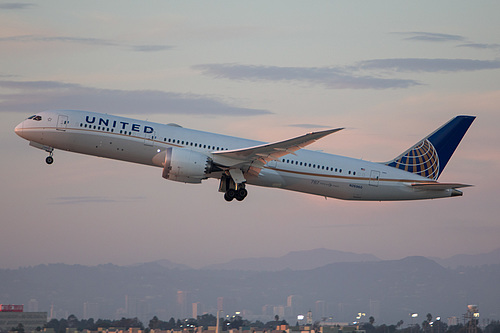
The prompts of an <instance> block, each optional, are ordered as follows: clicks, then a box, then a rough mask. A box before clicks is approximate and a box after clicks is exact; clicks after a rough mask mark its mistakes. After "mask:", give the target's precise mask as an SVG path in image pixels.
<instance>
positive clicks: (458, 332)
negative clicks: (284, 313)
mask: <svg viewBox="0 0 500 333" xmlns="http://www.w3.org/2000/svg"><path fill="white" fill-rule="evenodd" d="M474 320H475V322H468V323H466V324H458V325H452V326H448V325H447V324H446V323H444V322H442V321H441V320H435V321H432V316H431V315H430V314H428V315H427V320H425V321H423V322H422V324H421V325H420V324H418V323H417V324H411V325H407V326H406V327H403V326H404V322H403V321H402V320H400V321H399V322H397V323H396V324H393V325H386V324H382V325H375V318H373V317H370V318H369V322H367V323H363V324H361V325H360V327H359V329H360V330H364V331H366V333H469V332H470V325H474V327H475V328H476V332H475V333H500V321H495V320H494V321H491V322H490V323H489V324H488V325H487V326H486V327H484V328H483V329H481V328H480V327H479V326H478V322H477V320H476V319H474ZM216 324H217V318H216V316H214V315H212V314H204V315H201V316H198V317H197V318H196V319H195V318H189V319H183V320H181V319H177V320H176V319H174V318H173V317H172V318H170V320H168V321H164V320H160V319H159V318H158V317H157V316H154V317H153V318H152V319H151V320H150V321H149V323H148V325H147V326H144V324H143V323H142V322H141V321H140V320H139V319H138V318H137V317H135V318H121V319H119V320H109V319H97V320H94V319H92V318H90V319H81V320H79V319H78V318H77V317H76V316H75V315H70V316H69V317H68V318H67V319H60V320H57V319H51V320H50V321H49V322H48V323H47V324H45V326H44V327H43V328H52V329H54V331H55V332H56V333H66V329H68V328H69V329H75V330H78V331H83V330H89V331H97V330H98V329H99V328H103V329H107V328H111V327H116V328H122V329H126V330H127V329H129V328H139V329H141V330H144V331H145V332H146V333H147V332H149V331H150V330H183V329H192V328H195V327H200V326H203V328H204V329H207V328H208V326H216ZM319 324H320V323H319V322H316V323H314V325H313V328H314V329H316V331H319ZM219 325H220V329H221V331H226V330H228V329H239V328H240V327H252V328H254V329H256V330H263V331H264V330H266V331H270V330H274V329H276V326H278V325H288V323H287V322H286V321H285V320H280V319H279V317H278V316H275V318H274V320H272V321H268V322H266V323H263V322H261V321H259V320H257V321H255V322H250V321H248V320H246V319H244V318H242V317H241V316H233V317H231V318H221V319H220V320H219ZM297 325H298V323H297ZM37 330H38V331H41V330H42V328H41V327H39V328H37ZM11 331H16V332H18V333H24V327H23V326H22V324H20V325H18V326H17V327H13V328H12V329H11Z"/></svg>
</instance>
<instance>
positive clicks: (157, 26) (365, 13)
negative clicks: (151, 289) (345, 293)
mask: <svg viewBox="0 0 500 333" xmlns="http://www.w3.org/2000/svg"><path fill="white" fill-rule="evenodd" d="M499 12H500V2H498V1H480V2H471V1H462V0H453V1H451V0H449V1H439V2H436V1H428V0H424V1H399V0H398V1H391V0H389V1H383V2H380V1H333V0H332V1H313V2H311V1H294V0H287V1H280V0H277V1H259V0H258V1H200V0H198V1H197V0H193V1H148V2H142V1H118V0H116V1H105V2H103V1H84V2H83V1H63V2H61V1H51V0H48V1H43V2H39V1H36V2H35V1H33V2H22V1H19V2H9V1H0V64H1V65H0V139H1V141H2V145H1V151H2V154H1V156H2V160H1V161H2V163H1V164H0V191H1V192H0V195H1V201H0V210H1V218H0V220H1V224H0V227H1V232H0V253H1V254H0V268H18V267H25V266H33V265H38V264H48V263H67V264H82V265H98V264H106V263H113V264H118V265H129V264H135V263H140V262H149V261H154V260H160V259H168V260H171V261H173V262H177V263H182V264H186V265H189V266H191V267H194V268H198V267H202V266H204V265H209V264H214V263H222V262H227V261H229V260H231V259H235V258H247V257H279V256H282V255H285V254H287V253H288V252H290V251H300V250H310V249H316V248H328V249H334V250H340V251H349V252H356V253H371V254H374V255H376V256H378V257H379V258H381V259H400V258H404V257H406V256H415V255H416V256H433V257H441V258H447V257H450V256H453V255H456V254H462V253H464V254H479V253H486V252H490V251H492V250H494V249H496V248H498V247H499V246H500V245H499V244H500V243H499V242H498V239H499V238H500V237H499V236H500V223H499V220H498V216H499V214H500V205H499V203H500V202H499V201H498V193H497V191H498V189H497V186H498V184H499V180H500V176H499V173H498V170H499V169H500V151H499V149H498V146H499V143H500V134H499V133H500V131H499V130H498V129H499V125H500V112H499V111H500V110H499V109H500V35H499V34H498V31H500V21H499V20H498V13H499ZM51 109H79V110H88V111H95V112H105V113H109V114H115V115H121V116H127V117H133V118H138V119H143V120H150V121H154V122H159V123H178V124H180V125H182V126H184V127H188V128H194V129H199V130H203V131H209V132H216V133H221V134H226V135H233V136H240V137H244V138H248V139H255V140H260V141H268V142H271V141H277V140H283V139H287V138H290V137H293V136H298V135H301V134H304V133H306V132H309V131H313V130H318V129H324V128H336V127H345V130H343V131H341V132H338V133H335V134H333V135H330V136H328V137H326V138H324V139H322V140H320V141H318V142H316V143H314V144H313V145H311V146H309V148H310V149H312V150H321V151H324V152H328V153H332V154H339V155H346V156H350V157H355V158H363V159H366V160H370V161H379V162H382V161H387V160H390V159H392V158H394V157H396V156H397V155H399V154H400V153H401V152H403V151H404V150H406V149H407V148H408V147H410V146H411V145H413V144H414V143H416V142H417V141H418V140H420V139H421V138H423V137H425V136H426V135H427V134H429V133H431V132H432V131H434V130H435V129H436V128H438V127H439V126H441V125H442V124H443V123H445V122H446V121H448V120H449V119H451V118H452V117H454V116H455V115H459V114H466V115H475V116H477V119H476V120H475V122H474V123H473V124H472V126H471V128H470V129H469V131H468V133H467V134H466V136H465V138H464V140H463V141H462V143H461V145H460V146H459V147H458V149H457V151H456V152H455V155H454V156H453V158H452V159H451V160H450V162H449V163H448V165H447V167H446V169H445V171H444V173H443V174H442V175H441V177H440V179H439V180H440V181H442V182H460V183H466V184H473V185H474V187H471V188H466V189H464V190H463V191H464V196H463V197H455V198H448V199H437V200H429V201H412V202H350V201H341V200H335V199H328V200H325V198H323V197H318V196H312V195H307V194H303V193H295V192H289V191H283V190H277V189H267V188H259V187H253V186H250V187H248V190H249V195H248V197H247V198H246V199H245V200H244V201H243V202H232V203H227V202H226V201H224V199H223V196H222V194H221V193H219V192H217V189H218V183H217V181H216V180H207V181H204V183H203V184H201V185H190V184H182V183H177V182H171V181H167V180H164V179H163V178H162V177H161V169H160V168H154V167H148V166H142V165H136V164H130V163H125V162H119V161H113V160H107V159H103V158H97V157H91V156H84V155H78V154H74V153H69V152H62V151H55V154H54V159H55V162H54V164H52V165H50V166H49V165H47V164H45V157H46V153H45V152H44V151H41V150H38V149H35V148H32V147H30V146H29V145H28V142H27V141H25V140H23V139H22V138H20V137H18V136H17V135H16V134H15V133H14V127H15V126H16V125H17V124H18V123H20V122H21V121H22V120H24V119H25V118H27V117H28V116H31V115H32V114H35V113H37V112H39V111H43V110H51Z"/></svg>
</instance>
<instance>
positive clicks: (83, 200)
mask: <svg viewBox="0 0 500 333" xmlns="http://www.w3.org/2000/svg"><path fill="white" fill-rule="evenodd" d="M145 198H146V197H117V198H110V197H104V196H69V197H57V198H54V199H53V202H52V204H53V205H76V204H87V203H92V204H96V203H98V204H109V203H117V202H137V201H139V200H144V199H145Z"/></svg>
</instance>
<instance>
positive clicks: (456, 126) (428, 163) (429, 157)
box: [384, 116, 476, 180]
mask: <svg viewBox="0 0 500 333" xmlns="http://www.w3.org/2000/svg"><path fill="white" fill-rule="evenodd" d="M475 118H476V117H474V116H457V117H455V118H453V119H451V120H450V121H448V122H447V123H446V124H444V125H443V126H441V127H440V128H438V129H437V130H436V131H434V132H432V133H431V134H429V135H428V136H427V137H425V138H424V139H422V140H420V141H419V142H417V143H416V144H415V145H413V146H412V147H411V148H410V149H408V150H406V151H405V152H404V153H402V154H401V155H399V156H398V157H396V158H395V159H393V160H392V161H390V162H387V163H384V164H386V165H388V166H391V167H394V168H398V169H401V170H404V171H408V172H412V173H415V174H417V175H420V176H423V177H427V178H429V179H433V180H437V179H438V178H439V176H440V175H441V173H442V172H443V170H444V167H445V166H446V164H447V163H448V161H449V160H450V158H451V155H453V153H454V152H455V149H456V148H457V146H458V144H459V143H460V141H461V140H462V138H463V136H464V135H465V133H466V132H467V130H468V129H469V127H470V125H471V124H472V122H473V121H474V119H475Z"/></svg>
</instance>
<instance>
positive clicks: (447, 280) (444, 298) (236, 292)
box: [0, 249, 500, 325]
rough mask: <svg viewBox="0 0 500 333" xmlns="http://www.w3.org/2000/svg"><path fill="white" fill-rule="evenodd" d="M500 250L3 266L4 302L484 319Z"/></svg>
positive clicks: (94, 309)
mask: <svg viewBox="0 0 500 333" xmlns="http://www.w3.org/2000/svg"><path fill="white" fill-rule="evenodd" d="M495 253H498V252H497V251H493V252H491V253H488V254H485V255H481V256H474V257H470V256H465V255H464V256H454V257H452V258H449V259H447V260H448V261H447V262H446V261H445V263H447V264H448V265H449V266H446V267H445V265H444V264H442V263H441V264H439V263H438V262H436V261H435V260H431V259H428V258H425V257H407V258H403V259H400V260H380V259H378V258H376V257H374V256H370V255H364V254H363V255H357V254H353V253H339V252H338V251H332V250H325V249H318V250H311V251H303V252H292V253H289V254H288V255H285V256H283V257H280V258H264V259H262V260H259V259H252V260H241V261H238V260H236V261H231V262H229V263H226V264H224V265H219V266H213V265H211V266H207V267H205V268H202V269H192V268H189V267H187V266H185V265H179V264H175V263H172V262H170V261H168V260H162V261H158V262H150V263H143V264H137V265H133V266H116V265H112V264H107V265H98V266H82V265H66V264H50V265H38V266H34V267H23V268H19V269H14V270H12V269H0V282H1V283H0V303H1V304H34V303H36V304H37V306H38V310H39V311H47V312H51V311H52V313H53V316H54V317H55V318H67V316H69V315H70V314H75V315H76V316H77V317H78V318H85V317H94V318H95V317H99V318H106V319H120V318H121V317H129V318H130V317H139V319H140V320H142V321H143V322H144V323H146V325H147V323H148V321H149V320H150V319H151V318H152V317H153V316H155V315H156V316H158V318H160V319H162V320H168V319H169V318H170V317H174V318H185V317H191V316H192V303H195V304H196V305H197V306H196V308H197V309H198V311H199V313H198V314H202V313H204V312H209V313H215V312H216V311H217V307H218V306H220V305H222V306H223V310H224V313H225V314H231V313H234V312H235V311H242V312H243V315H244V317H245V318H247V319H249V320H257V319H258V320H261V321H267V320H272V318H274V314H279V315H280V317H281V318H283V319H286V320H288V321H289V322H292V323H294V321H295V320H296V319H295V318H296V315H297V314H300V313H302V314H303V313H305V312H307V311H309V310H311V311H312V312H313V317H314V319H315V320H320V319H321V318H323V317H330V316H332V317H333V318H334V321H340V322H347V321H352V320H353V319H354V316H355V314H357V313H358V312H365V313H367V315H373V316H374V317H375V319H376V323H378V324H381V323H388V324H394V323H396V322H397V321H399V320H403V321H405V322H407V323H408V321H409V320H411V319H410V318H409V317H408V313H413V312H417V313H421V314H422V317H424V316H425V314H427V313H432V314H433V315H434V316H438V315H439V316H441V317H442V318H446V317H449V316H456V317H458V318H461V316H462V314H463V313H464V312H465V311H466V309H467V305H468V304H478V305H479V308H480V311H481V318H489V319H492V320H499V319H500V303H499V302H498V300H499V299H500V285H499V283H498V281H500V264H499V263H498V257H497V256H495ZM330 254H331V255H330ZM311 256H312V257H314V258H312V257H311ZM332 258H335V259H334V260H333V259H332ZM332 260H333V261H335V260H337V261H336V262H332ZM339 261H342V262H339ZM259 262H261V264H259ZM467 262H468V263H472V265H465V263H467ZM245 264H246V265H247V266H245ZM452 265H453V266H454V267H452ZM248 268H250V269H248ZM84 308H85V309H86V310H85V311H84Z"/></svg>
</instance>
